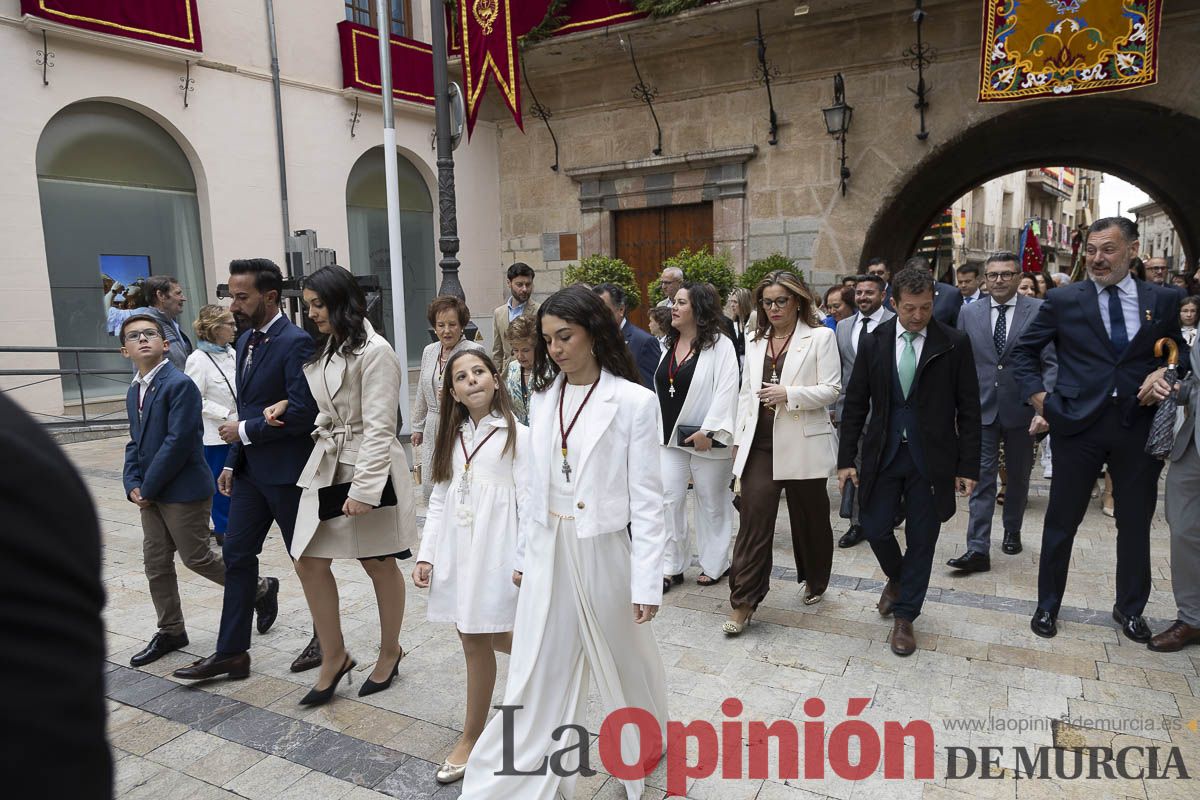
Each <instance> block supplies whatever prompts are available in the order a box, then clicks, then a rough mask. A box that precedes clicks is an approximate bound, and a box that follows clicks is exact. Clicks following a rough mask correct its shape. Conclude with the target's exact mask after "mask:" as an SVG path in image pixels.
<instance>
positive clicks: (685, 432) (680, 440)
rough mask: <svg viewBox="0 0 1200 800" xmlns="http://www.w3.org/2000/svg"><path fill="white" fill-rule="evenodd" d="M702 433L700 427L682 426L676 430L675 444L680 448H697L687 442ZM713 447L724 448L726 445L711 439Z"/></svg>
mask: <svg viewBox="0 0 1200 800" xmlns="http://www.w3.org/2000/svg"><path fill="white" fill-rule="evenodd" d="M699 432H700V426H699V425H680V426H679V427H677V428H676V429H675V443H676V444H678V445H679V446H680V447H695V446H696V445H694V444H688V443H687V440H688V439H690V438H691V437H693V436H695V435H696V434H697V433H699ZM709 441H711V442H712V446H713V447H724V446H725V445H723V444H721V443H720V442H718V441H717V440H716V439H713V438H712V437H711V436H710V437H709Z"/></svg>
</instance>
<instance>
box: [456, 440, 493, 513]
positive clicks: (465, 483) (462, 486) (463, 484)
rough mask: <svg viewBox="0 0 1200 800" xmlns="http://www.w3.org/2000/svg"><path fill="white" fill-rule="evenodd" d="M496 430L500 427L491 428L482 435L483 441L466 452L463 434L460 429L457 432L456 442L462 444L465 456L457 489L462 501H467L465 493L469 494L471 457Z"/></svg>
mask: <svg viewBox="0 0 1200 800" xmlns="http://www.w3.org/2000/svg"><path fill="white" fill-rule="evenodd" d="M498 430H500V429H499V428H492V431H491V433H489V434H488V435H487V436H485V437H483V441H482V442H480V443H479V444H478V445H476V446H475V449H474V450H472V451H471V452H470V453H468V452H467V439H466V437H465V436H463V433H462V431H459V432H458V443H459V444H460V445H462V451H463V457H464V458H466V463H464V464H463V476H462V481H460V483H459V490H458V493H459V499H460V500H461V501H462V502H463V503H465V502H467V495H468V494H470V492H471V459H472V458H474V457H475V455H476V454H477V453H478V452H479V451H480V450H482V449H483V446H484V445H485V444H487V443H488V439H491V438H492V437H493V436H495V435H496V431H498Z"/></svg>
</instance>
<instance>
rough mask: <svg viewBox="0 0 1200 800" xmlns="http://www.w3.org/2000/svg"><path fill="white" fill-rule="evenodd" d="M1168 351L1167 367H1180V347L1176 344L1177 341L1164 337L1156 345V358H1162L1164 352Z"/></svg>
mask: <svg viewBox="0 0 1200 800" xmlns="http://www.w3.org/2000/svg"><path fill="white" fill-rule="evenodd" d="M1164 350H1165V351H1166V355H1167V366H1168V367H1177V366H1179V345H1177V344H1175V340H1174V339H1171V338H1168V337H1166V336H1164V337H1163V338H1161V339H1159V340H1158V341H1157V342H1155V343H1154V357H1155V358H1162V357H1163V351H1164Z"/></svg>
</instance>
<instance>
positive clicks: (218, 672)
mask: <svg viewBox="0 0 1200 800" xmlns="http://www.w3.org/2000/svg"><path fill="white" fill-rule="evenodd" d="M171 674H172V675H174V676H175V677H176V678H182V679H183V680H185V681H198V680H203V679H205V678H219V677H221V676H222V675H228V676H229V677H230V678H232V679H233V680H241V679H242V678H249V677H250V654H249V653H238V654H237V655H235V656H224V657H221V656H219V655H217V654H216V653H213V654H212V655H211V656H209V657H208V658H202V659H200V660H199V661H197V662H196V663H194V664H192V665H191V666H189V667H181V668H179V669H177V670H175V671H174V672H173V673H171Z"/></svg>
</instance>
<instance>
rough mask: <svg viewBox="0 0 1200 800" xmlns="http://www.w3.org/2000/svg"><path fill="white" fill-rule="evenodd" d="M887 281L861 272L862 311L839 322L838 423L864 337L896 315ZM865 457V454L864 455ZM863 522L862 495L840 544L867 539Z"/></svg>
mask: <svg viewBox="0 0 1200 800" xmlns="http://www.w3.org/2000/svg"><path fill="white" fill-rule="evenodd" d="M886 287H887V282H886V281H885V280H884V278H883V277H882V276H881V275H876V274H868V275H859V276H858V277H857V278H856V279H855V284H854V305H856V306H858V311H857V312H856V313H855V314H854V315H852V316H849V317H846V318H845V319H844V320H841V321H840V322H838V324H837V330H836V334H837V344H838V353H839V354H840V355H841V357H842V393H841V394H840V395H838V399H837V403H836V404H834V407H833V419H834V422H836V423H838V424H840V423H841V421H842V404H843V403H844V402H845V400H846V387H847V386H848V385H850V374H851V373H852V372H854V359H855V357H856V356H857V355H858V344H859V342H860V341H861V340H862V337H863V336H865V335H867V334H868V333H870V332H872V331H874V330H875V329H876V328H877V327H879V325H880V323H883V322H887V321H888V320H889V319H891V318H892V317H894V316H896V315H895V314H894V313H893V312H891V311H889V310H888V309H886V308H884V305H883V295H884V290H885V288H886ZM860 457H861V455H860ZM863 538H864V536H863V529H862V525H860V524H859V519H858V495H857V493H856V494H855V496H854V503H853V506H852V511H851V515H850V529H849V530H848V531H846V532H845V533H844V534H842V538H840V539H838V547H842V548H846V547H853V546H854V545H856V544H858V543H859V542H861V541H862V540H863Z"/></svg>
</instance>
